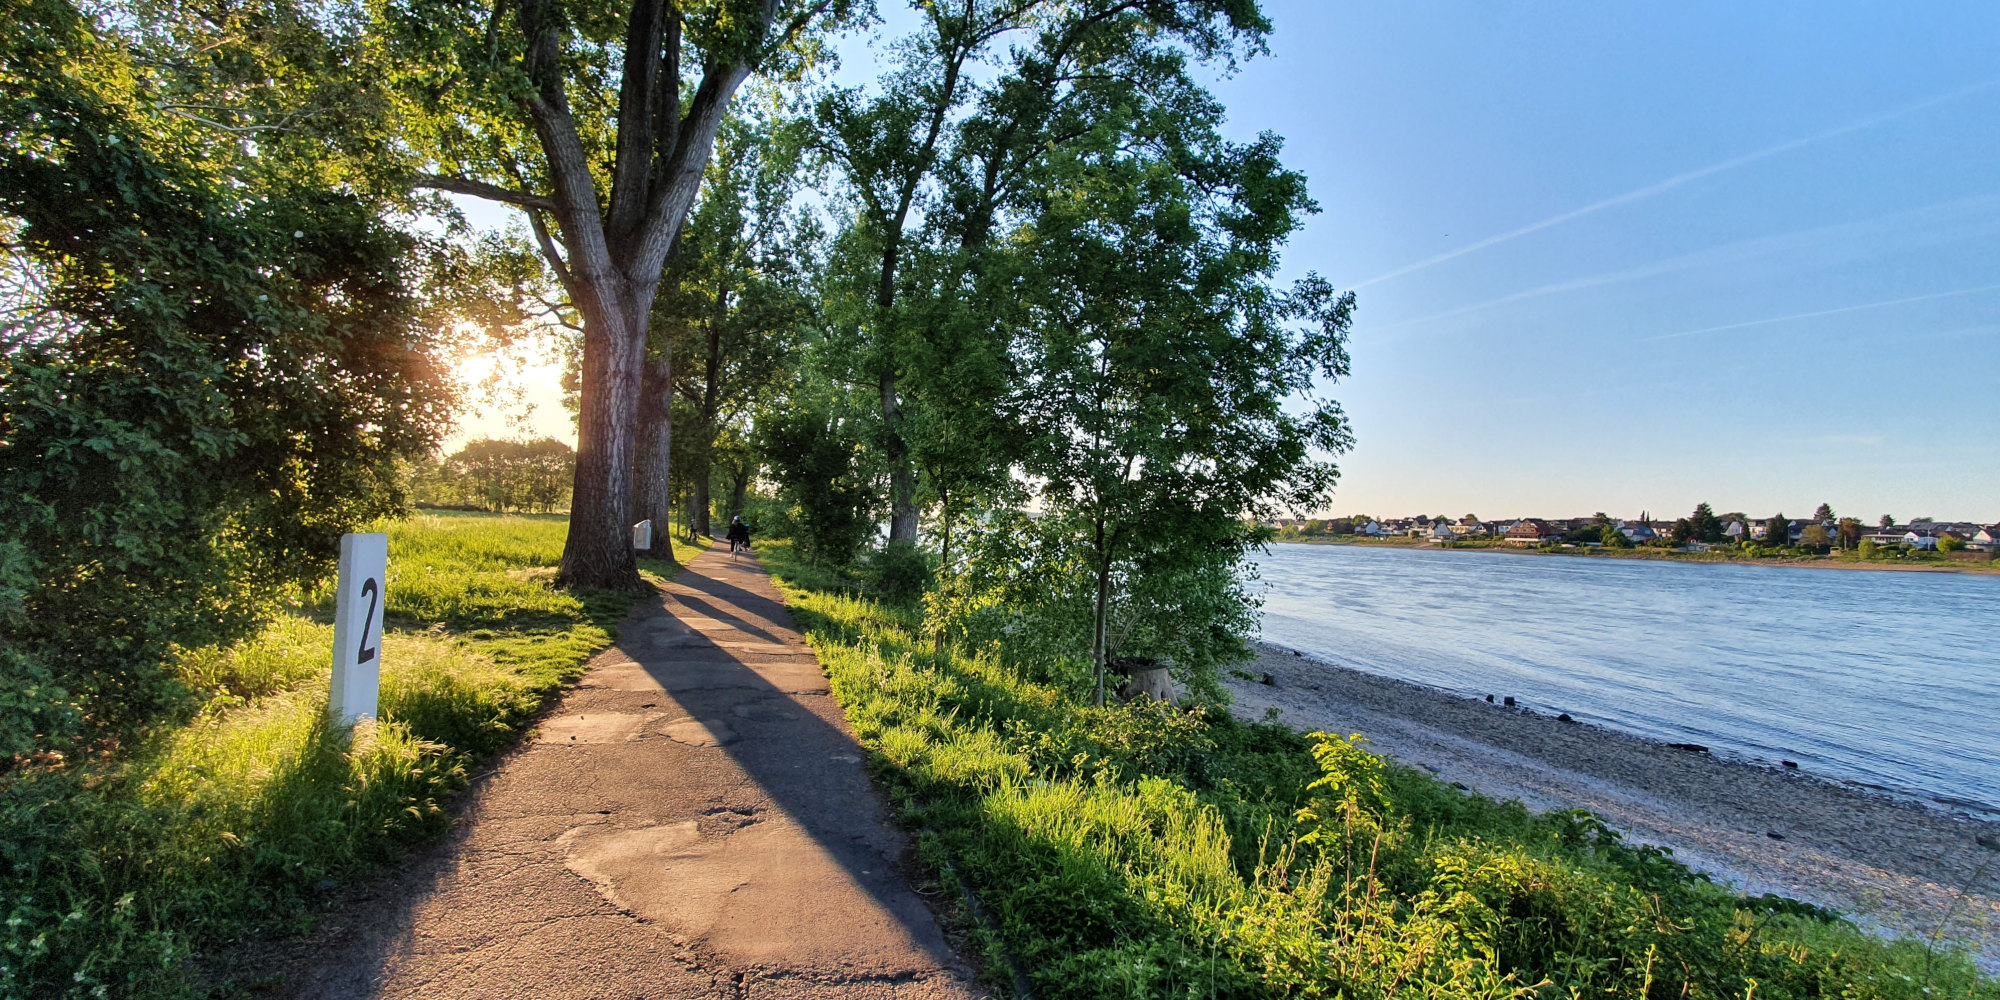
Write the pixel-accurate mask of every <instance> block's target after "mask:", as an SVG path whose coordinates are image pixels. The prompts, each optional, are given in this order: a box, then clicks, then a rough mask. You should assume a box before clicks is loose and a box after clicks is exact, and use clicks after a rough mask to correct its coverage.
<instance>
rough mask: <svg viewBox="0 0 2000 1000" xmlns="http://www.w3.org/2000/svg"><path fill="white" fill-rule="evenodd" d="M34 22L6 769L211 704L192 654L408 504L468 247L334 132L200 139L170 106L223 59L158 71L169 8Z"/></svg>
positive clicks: (14, 24)
mask: <svg viewBox="0 0 2000 1000" xmlns="http://www.w3.org/2000/svg"><path fill="white" fill-rule="evenodd" d="M8 10H9V14H10V16H9V17H8V30H7V31H5V32H0V79H4V80H5V86H6V90H7V93H8V99H7V100H6V101H4V102H0V133H4V134H5V135H7V137H8V140H9V141H8V150H9V151H8V153H7V155H5V156H0V233H4V234H5V240H4V253H0V274H4V283H5V285H6V287H7V288H8V289H9V293H8V295H9V305H8V308H7V310H6V311H5V314H4V316H0V525H4V526H5V531H4V533H5V534H6V535H7V536H8V538H7V541H6V542H5V543H4V547H0V659H4V661H5V665H6V669H5V671H4V673H3V674H0V710H4V712H5V718H4V721H0V770H5V768H6V767H7V766H8V764H7V762H8V761H9V760H12V761H15V762H17V763H18V762H21V761H27V760H30V759H39V758H46V757H48V756H49V755H61V756H75V755H77V754H79V753H82V752H85V750H86V748H92V747H94V748H95V749H97V750H102V749H103V748H104V747H106V746H110V745H115V744H117V743H119V742H121V741H125V740H129V739H135V738H139V737H141V736H142V735H143V733H144V731H145V729H146V727H148V726H149V725H152V724H153V723H154V722H156V721H157V720H158V719H160V718H162V717H164V716H170V715H172V714H173V713H174V712H177V711H186V710H188V709H190V708H191V707H192V705H193V704H194V702H193V700H192V695H191V693H190V692H187V691H185V690H183V689H182V688H181V687H180V686H179V685H178V684H176V683H175V681H174V679H173V678H172V677H171V676H170V675H169V674H167V673H166V672H164V671H162V670H161V669H160V664H161V663H162V662H164V661H165V659H166V658H167V656H168V653H169V650H170V648H171V647H172V646H173V645H175V644H182V645H201V644H205V643H210V642H218V641H228V640H230V639H233V638H236V637H238V636H241V635H243V634H246V633H247V632H248V631H249V630H250V629H252V628H254V627H255V625H256V623H257V622H258V621H259V620H260V619H261V617H262V616H263V615H264V614H265V613H267V612H268V611H269V610H270V609H271V608H272V607H273V605H274V602H275V601H276V600H277V599H278V598H279V597H281V596H283V595H285V594H288V593H291V592H294V591H295V590H296V589H297V588H299V587H303V586H307V585H310V584H311V583H312V582H313V581H314V580H315V579H317V577H318V576H319V575H320V574H321V573H322V572H324V570H325V569H326V568H327V567H328V565H329V564H330V562H331V559H332V557H333V555H334V553H335V549H336V546H337V544H338V539H339V536H340V534H341V533H342V532H343V531H345V530H349V529H351V528H352V527H353V526H354V525H355V524H358V523H361V522H364V521H366V520H369V519H371V518H374V517H377V516H381V515H384V514H387V513H391V512H393V511H395V510H397V509H398V508H399V506H400V503H401V497H400V495H399V492H398V485H397V475H396V473H397V466H398V463H399V462H401V461H404V460H408V459H412V458H415V457H417V456H420V455H422V454H424V453H426V452H428V451H429V449H430V447H431V446H432V444H433V443H434V442H435V441H436V440H437V438H438V437H439V435H440V434H441V433H442V431H443V430H444V427H445V422H446V420H447V419H448V411H447V407H446V405H445V404H446V403H448V402H449V400H450V399H451V397H452V390H451V387H450V381H449V377H448V374H447V373H446V371H445V368H444V366H443V365H441V364H440V363H439V362H438V360H437V357H436V356H435V355H434V353H433V350H434V349H435V348H436V346H437V344H438V341H439V338H440V336H441V335H442V334H441V324H440V317H439V316H437V315H433V314H431V313H430V311H429V309H430V306H429V303H428V301H427V298H426V294H425V288H426V282H427V280H428V278H430V277H432V276H433V274H432V272H430V271H428V270H427V268H428V267H429V266H430V264H429V261H430V260H431V259H433V258H434V259H436V260H449V259H451V258H452V257H453V256H454V254H453V253H452V252H451V251H450V249H449V248H448V247H445V246H443V245H430V246H425V245H423V244H422V243H421V242H420V241H419V239H417V238H416V237H413V236H411V235H409V234H407V233H403V232H400V231H398V230H397V229H396V228H395V227H394V226H392V225H391V224H390V223H389V221H388V220H387V218H386V216H387V212H388V210H387V209H386V208H385V207H384V206H382V205H380V204H376V203H371V202H368V201H365V200H363V199H362V198H361V197H360V196H358V195H357V194H356V193H355V192H356V190H357V189H358V188H359V187H361V186H362V185H357V184H355V183H352V182H350V181H347V180H342V181H339V182H329V181H325V180H323V179H322V177H323V171H322V170H319V169H316V168H314V167H313V166H312V165H310V164H305V163H301V162H299V161H298V159H297V157H298V156H299V155H307V156H313V155H322V154H323V150H321V149H320V147H319V144H318V142H317V140H304V141H303V145H302V146H293V145H291V143H292V142H293V140H292V139H290V138H289V133H290V131H291V130H289V129H288V130H284V131H285V132H286V133H287V134H286V135H278V134H274V133H261V134H260V136H261V137H260V139H259V141H258V142H257V143H256V144H255V145H256V147H257V153H256V155H255V156H250V155H249V154H248V153H247V152H245V150H246V149H247V148H248V147H249V146H250V145H251V144H249V143H235V142H225V143H219V144H218V143H210V142H203V141H201V140H200V139H199V138H198V137H197V136H195V135H192V134H190V133H189V132H188V131H187V128H188V122H187V121H186V120H185V119H182V118H176V117H173V116H171V115H170V114H168V113H167V112H165V111H162V110H160V109H161V107H162V106H163V105H167V104H169V103H171V102H186V101H198V100H200V99H201V98H200V96H199V95H198V94H189V93H187V92H184V91H182V90H180V89H177V88H178V87H179V86H180V85H181V84H189V85H196V83H197V82H198V81H197V78H199V77H200V75H201V71H202V70H201V69H187V68H185V67H182V68H181V69H180V70H175V69H171V68H168V67H162V66H160V65H157V64H143V63H142V62H141V61H139V60H138V59H137V56H136V53H137V51H139V49H140V46H139V43H138V42H136V41H135V40H134V39H132V38H128V37H121V36H120V35H118V34H116V33H115V32H117V31H119V30H130V31H134V32H137V31H141V30H143V26H141V27H134V21H135V20H137V21H143V20H144V17H145V15H144V14H142V13H140V14H132V17H131V18H130V19H128V18H124V17H117V18H104V19H101V20H96V19H92V18H90V17H86V16H85V15H84V14H83V13H82V12H81V11H79V10H78V9H77V8H75V7H74V6H71V5H70V4H68V3H65V2H62V0H45V2H36V3H31V4H14V5H10V6H9V8H8ZM206 58H216V59H222V58H226V57H225V56H221V55H215V56H211V55H210V50H203V52H202V53H199V54H197V55H195V56H192V57H191V59H193V60H194V61H196V62H199V61H200V60H201V59H206ZM78 67H91V68H92V70H91V71H90V72H78V71H77V68H78ZM202 68H206V69H212V68H214V67H212V66H207V65H206V64H203V66H202ZM176 71H184V72H185V74H186V75H185V76H183V77H173V76H172V75H171V74H172V73H173V72H176ZM163 74H166V75H165V76H163ZM224 75H228V76H230V77H231V78H232V79H234V78H235V77H236V76H238V75H240V74H239V68H238V67H231V68H230V69H228V70H227V71H225V73H224ZM260 75H261V74H260ZM237 96H238V95H236V94H232V95H231V98H230V100H231V101H232V103H235V102H236V99H237ZM245 100H248V99H247V98H246V99H245ZM305 117H311V116H309V115H308V116H305ZM302 148H303V149H309V150H311V151H312V152H307V153H304V154H301V152H300V151H301V149H302ZM30 151H32V152H30ZM420 250H421V251H422V252H419V251H420Z"/></svg>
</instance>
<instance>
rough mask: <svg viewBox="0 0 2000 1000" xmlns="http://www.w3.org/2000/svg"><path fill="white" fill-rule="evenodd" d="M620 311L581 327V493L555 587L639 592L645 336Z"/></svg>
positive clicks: (574, 506) (572, 513)
mask: <svg viewBox="0 0 2000 1000" xmlns="http://www.w3.org/2000/svg"><path fill="white" fill-rule="evenodd" d="M620 312H622V313H623V315H612V316H602V317H600V318H598V319H597V320H596V321H595V322H592V321H589V320H586V322H585V326H584V338H583V380H582V386H581V389H582V392H581V396H582V399H581V404H582V405H581V407H580V413H579V419H578V421H577V446H576V487H575V493H574V495H573V496H572V498H571V500H570V519H569V538H568V540H567V541H566V542H565V543H564V545H563V558H562V568H561V570H560V571H559V572H558V573H557V574H556V583H557V585H558V586H570V587H596V588H603V589H609V590H626V591H630V590H635V589H637V588H639V587H640V586H641V584H640V582H639V567H638V563H637V562H636V560H635V559H634V557H633V554H632V521H633V518H632V489H633V482H632V447H633V430H634V425H635V423H636V421H637V416H638V412H637V411H638V406H637V404H638V401H639V382H640V369H641V367H642V364H641V362H640V359H639V357H638V355H639V348H640V346H641V345H642V344H644V342H645V341H644V336H645V334H644V332H643V328H641V331H640V332H639V333H638V335H637V336H636V337H635V336H634V334H633V331H632V326H633V325H634V324H633V320H632V315H633V314H632V313H631V312H630V311H627V310H621V311H620ZM639 315H643V313H641V314H639Z"/></svg>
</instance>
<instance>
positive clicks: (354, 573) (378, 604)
mask: <svg viewBox="0 0 2000 1000" xmlns="http://www.w3.org/2000/svg"><path fill="white" fill-rule="evenodd" d="M388 570H389V536H388V535H384V534H379V533H370V534H348V535H342V536H340V582H339V583H337V584H335V586H334V592H333V690H332V693H331V696H330V697H329V698H328V699H327V703H326V708H327V713H328V714H330V715H332V716H333V721H334V722H335V724H337V725H341V726H351V725H354V723H355V722H356V721H357V720H359V719H362V718H374V717H375V701H376V697H377V695H378V694H379V693H380V692H381V688H382V601H383V597H384V594H383V589H384V587H385V586H387V584H388V579H389V578H388Z"/></svg>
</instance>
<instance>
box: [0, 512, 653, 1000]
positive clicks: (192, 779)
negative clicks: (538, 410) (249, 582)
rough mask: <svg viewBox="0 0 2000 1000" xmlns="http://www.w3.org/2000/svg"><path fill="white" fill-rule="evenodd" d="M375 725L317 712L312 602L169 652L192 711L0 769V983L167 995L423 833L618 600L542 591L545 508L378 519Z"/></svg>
mask: <svg viewBox="0 0 2000 1000" xmlns="http://www.w3.org/2000/svg"><path fill="white" fill-rule="evenodd" d="M388 530H389V533H390V562H389V571H390V575H389V579H388V588H387V602H388V603H387V609H386V619H387V622H388V623H389V625H390V626H391V628H390V629H389V630H388V631H387V633H386V634H385V635H384V637H383V644H382V665H383V677H382V691H381V719H380V721H379V722H375V723H369V722H364V723H363V724H361V725H360V726H359V727H357V728H356V729H355V731H354V733H353V735H352V738H351V739H350V738H349V736H348V734H347V733H345V732H343V731H339V730H336V729H332V728H330V727H329V726H328V724H327V721H326V697H327V694H326V688H327V676H326V671H327V663H328V657H327V650H328V648H329V646H330V644H331V642H332V627H331V625H329V624H327V618H328V613H329V611H330V609H328V608H326V607H324V606H321V605H315V606H312V607H310V608H307V609H303V610H301V611H298V612H294V613H289V614H285V615H281V616H279V617H278V618H277V619H276V620H275V621H273V622H272V623H271V624H269V625H268V626H267V627H265V628H264V629H262V630H261V631H259V632H257V633H256V634H255V635H253V636H251V637H248V638H245V639H243V640H240V641H237V642H233V643H229V644H221V645H211V646H207V647H202V648H196V649H191V650H185V651H183V652H181V653H180V655H178V656H177V657H176V658H175V659H174V660H173V661H172V662H170V663H169V664H167V667H168V668H169V669H168V670H164V671H162V672H163V673H166V674H170V675H171V676H172V677H173V679H174V681H175V682H176V683H177V684H178V685H179V686H180V687H181V688H182V689H183V690H186V691H189V692H195V693H198V694H199V696H200V699H201V701H200V707H199V709H198V710H197V711H195V712H194V713H193V714H192V715H191V716H190V717H188V718H186V719H185V720H183V721H180V722H178V723H175V724H171V725H156V726H155V727H153V728H152V729H150V730H149V731H148V732H147V733H146V734H145V735H144V736H143V737H142V738H140V739H137V740H135V741H133V742H132V743H131V744H129V745H128V746H127V748H126V752H125V753H123V754H121V755H119V756H116V757H93V758H91V759H88V760H84V761H54V762H51V761H39V762H35V763H33V764H31V765H28V766H23V767H19V768H17V769H16V770H15V771H14V772H13V773H12V774H10V775H8V776H7V778H6V780H5V781H4V783H0V861H4V866H3V867H0V901H4V904H0V905H4V906H5V907H6V909H7V912H6V921H7V922H6V924H5V925H4V926H0V996H35V997H67V996H78V997H82V996H91V995H102V994H100V993H98V992H97V991H98V990H99V989H100V988H102V990H104V991H106V992H113V993H116V994H118V995H124V996H153V995H174V994H177V993H179V992H180V991H181V990H182V989H183V987H185V985H186V982H185V977H186V971H185V969H184V963H185V960H186V959H187V958H188V957H189V956H190V955H191V954H193V953H194V952H195V951H196V950H198V949H203V948H206V947H208V946H212V945H218V944H221V943H224V942H227V941H230V940H233V939H236V938H239V937H241V936H244V935H255V934H270V933H289V932H295V931H298V930H301V929H303V928H304V927H305V926H306V923H307V922H308V920H309V914H310V913H311V904H312V902H313V901H314V900H315V899H317V898H318V897H319V896H320V895H321V894H322V893H324V892H325V891H327V890H328V889H330V888H332V887H333V886H335V885H337V884H339V883H341V882H343V881H346V880H348V879H351V878H353V877H354V876H356V875H358V874H360V873H361V872H363V871H364V870H366V868H367V867H368V866H370V865H371V864H374V863H377V862H380V861H383V860H386V859H390V858H393V857H395V856H396V855H397V854H398V853H400V851H401V850H402V849H403V846H404V845H406V844H409V843H412V842H416V841H421V840H423V839H426V838H429V837H431V836H434V835H436V834H437V833H439V832H440V831H442V830H443V829H444V827H445V823H446V819H447V816H446V813H445V809H444V806H445V803H446V801H447V799H448V798H449V796H450V795H451V794H452V793H453V792H455V791H457V790H458V789H459V788H460V787H462V786H463V784H464V781H465V768H466V766H467V765H468V764H469V763H470V762H472V761H474V760H476V759H478V758H479V757H480V756H482V755H484V754H488V753H491V752H493V751H495V750H497V749H500V748H501V747H503V746H505V745H506V744H507V743H509V742H511V741H512V740H513V739H514V738H515V737H516V736H517V735H518V734H519V733H520V731H521V729H522V728H523V727H524V726H525V725H526V724H527V722H528V721H529V720H530V719H531V718H532V717H533V715H534V713H535V712H536V711H537V710H538V709H539V708H540V707H541V705H542V703H543V702H544V701H545V700H546V699H547V698H548V696H549V695H550V694H552V693H553V692H555V691H556V690H558V689H559V688H560V687H561V686H562V685H563V684H565V683H567V682H568V681H570V680H572V679H574V678H575V677H576V676H578V675H579V674H580V673H581V671H582V666H583V663H584V661H585V660H586V659H587V658H588V657H589V656H590V654H591V653H593V652H594V651H596V650H597V649H600V648H602V647H603V646H605V645H606V644H608V643H609V641H610V626H611V623H612V622H614V621H616V620H617V619H618V618H619V617H621V616H622V615H623V614H624V611H625V609H626V608H627V607H628V606H629V603H630V599H629V598H625V597H619V596H616V595H607V594H582V595H579V594H571V593H562V592H558V591H555V590H552V589H550V588H549V586H548V584H547V580H548V579H549V578H551V577H552V576H553V573H554V565H555V562H556V560H557V559H558V558H559V556H560V554H561V550H562V542H563V537H564V533H565V531H566V526H565V525H564V524H563V523H562V522H560V521H542V520H526V519H520V518H507V519H499V518H489V517H422V518H416V519H412V520H409V521H403V522H397V523H394V524H391V525H389V529H388Z"/></svg>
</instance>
